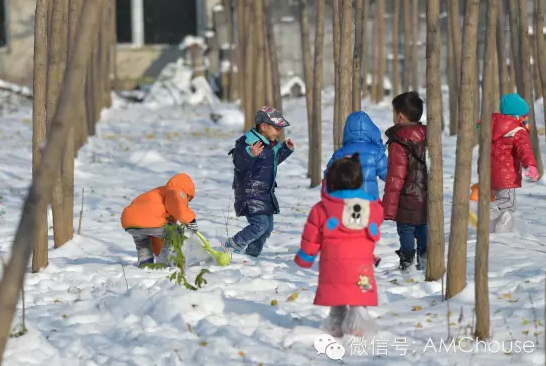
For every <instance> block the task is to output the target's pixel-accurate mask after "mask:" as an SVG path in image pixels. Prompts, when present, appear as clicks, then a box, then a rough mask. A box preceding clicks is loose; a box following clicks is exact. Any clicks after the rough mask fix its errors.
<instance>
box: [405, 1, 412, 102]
mask: <svg viewBox="0 0 546 366" xmlns="http://www.w3.org/2000/svg"><path fill="white" fill-rule="evenodd" d="M403 2H404V7H403V10H404V74H403V81H402V91H403V92H407V91H409V90H410V87H411V73H412V67H413V65H412V64H411V0H403Z"/></svg>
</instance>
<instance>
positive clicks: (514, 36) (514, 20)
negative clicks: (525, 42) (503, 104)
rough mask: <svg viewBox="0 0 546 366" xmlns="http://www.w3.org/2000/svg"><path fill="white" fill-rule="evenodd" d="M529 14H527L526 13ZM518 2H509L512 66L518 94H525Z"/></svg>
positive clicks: (513, 0)
mask: <svg viewBox="0 0 546 366" xmlns="http://www.w3.org/2000/svg"><path fill="white" fill-rule="evenodd" d="M525 14H527V13H525ZM518 18H519V17H518V0H508V22H509V24H510V50H511V54H510V65H511V66H512V67H513V68H514V73H515V75H516V80H515V81H516V88H517V92H518V93H520V94H522V93H523V88H524V87H523V75H522V73H523V71H522V67H521V49H520V42H521V39H520V40H518V34H519V28H518Z"/></svg>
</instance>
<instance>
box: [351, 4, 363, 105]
mask: <svg viewBox="0 0 546 366" xmlns="http://www.w3.org/2000/svg"><path fill="white" fill-rule="evenodd" d="M362 5H363V0H355V44H354V48H353V104H352V109H353V111H359V110H361V109H362V91H361V85H362V84H361V80H362V79H361V75H362V46H363V39H362V27H363V22H364V19H362V16H361V15H362Z"/></svg>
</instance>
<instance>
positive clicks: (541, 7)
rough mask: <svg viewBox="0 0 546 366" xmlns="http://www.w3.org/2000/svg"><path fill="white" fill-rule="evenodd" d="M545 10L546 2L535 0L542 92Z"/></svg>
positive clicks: (545, 71) (545, 84)
mask: <svg viewBox="0 0 546 366" xmlns="http://www.w3.org/2000/svg"><path fill="white" fill-rule="evenodd" d="M545 10H546V4H544V2H543V1H535V25H536V26H535V28H536V29H537V31H536V32H535V33H536V35H537V36H536V39H535V41H536V44H537V60H536V62H537V64H538V66H539V68H538V71H539V75H540V83H541V85H542V92H543V94H546V45H545V43H544V34H543V32H542V29H544V11H545ZM543 111H544V121H546V107H545V108H543Z"/></svg>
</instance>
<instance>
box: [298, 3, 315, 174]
mask: <svg viewBox="0 0 546 366" xmlns="http://www.w3.org/2000/svg"><path fill="white" fill-rule="evenodd" d="M307 6H308V5H307V0H300V9H299V10H300V11H299V16H300V41H301V53H302V54H301V58H302V60H303V81H304V83H305V103H306V107H307V133H308V135H307V136H308V139H309V156H308V163H307V164H308V165H307V176H308V177H309V178H310V177H311V167H312V166H313V149H311V148H310V146H311V129H312V127H311V126H312V124H313V70H312V65H311V64H312V62H313V60H312V58H311V40H310V39H309V18H308V12H307Z"/></svg>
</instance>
